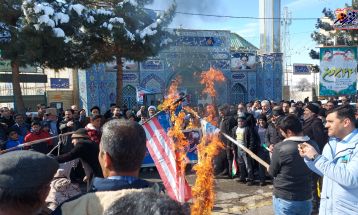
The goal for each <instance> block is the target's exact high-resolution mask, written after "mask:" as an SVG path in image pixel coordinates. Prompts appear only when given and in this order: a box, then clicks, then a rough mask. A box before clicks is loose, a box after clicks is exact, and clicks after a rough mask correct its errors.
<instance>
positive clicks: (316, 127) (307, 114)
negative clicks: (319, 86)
mask: <svg viewBox="0 0 358 215" xmlns="http://www.w3.org/2000/svg"><path fill="white" fill-rule="evenodd" d="M319 111H320V107H319V106H318V104H315V103H309V104H308V105H307V106H306V107H305V108H304V112H303V119H304V123H303V134H304V135H307V136H309V137H310V138H311V139H312V140H314V141H316V143H317V144H318V147H319V149H320V150H321V151H322V150H323V147H324V145H325V144H326V143H327V141H328V134H327V133H326V132H325V129H324V126H323V122H322V120H321V119H320V118H318V113H319Z"/></svg>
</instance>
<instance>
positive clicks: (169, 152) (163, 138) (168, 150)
mask: <svg viewBox="0 0 358 215" xmlns="http://www.w3.org/2000/svg"><path fill="white" fill-rule="evenodd" d="M153 123H154V125H155V126H156V128H161V125H160V123H159V121H158V120H154V121H153ZM152 128H153V127H152ZM157 131H158V132H159V133H160V134H159V135H157V137H158V138H159V140H160V141H161V143H162V145H163V146H164V151H165V153H166V155H167V156H168V157H169V160H170V164H171V165H172V166H173V167H174V171H175V173H176V161H175V156H174V155H175V154H174V150H173V149H172V147H170V145H169V144H173V143H172V141H171V139H170V138H169V137H168V135H167V134H166V133H165V131H164V129H158V130H157Z"/></svg>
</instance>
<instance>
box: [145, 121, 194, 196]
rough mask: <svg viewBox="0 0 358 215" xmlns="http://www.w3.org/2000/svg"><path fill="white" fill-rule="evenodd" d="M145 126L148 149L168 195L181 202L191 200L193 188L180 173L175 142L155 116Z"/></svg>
mask: <svg viewBox="0 0 358 215" xmlns="http://www.w3.org/2000/svg"><path fill="white" fill-rule="evenodd" d="M143 128H144V130H145V133H146V135H147V149H148V151H149V153H150V155H151V157H152V158H153V160H154V163H155V166H156V167H157V169H158V172H159V175H160V178H161V179H162V181H163V184H164V186H165V188H166V190H167V192H168V195H169V196H170V197H171V198H172V199H175V200H177V201H179V202H185V201H187V200H189V199H190V198H191V189H190V186H189V184H188V182H187V181H186V179H185V177H184V175H179V174H178V171H177V166H176V162H175V153H174V149H173V144H174V142H173V141H172V140H171V139H170V138H169V137H168V136H167V134H166V133H165V131H164V129H163V127H162V126H161V124H160V123H159V121H158V120H157V118H155V117H154V118H153V119H152V120H150V121H148V122H147V123H144V124H143Z"/></svg>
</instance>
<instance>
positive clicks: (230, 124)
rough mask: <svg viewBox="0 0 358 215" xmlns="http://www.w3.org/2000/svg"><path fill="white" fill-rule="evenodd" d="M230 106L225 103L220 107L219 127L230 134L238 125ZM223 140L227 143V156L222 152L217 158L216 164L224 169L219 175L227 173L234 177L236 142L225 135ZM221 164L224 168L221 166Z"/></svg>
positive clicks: (221, 137)
mask: <svg viewBox="0 0 358 215" xmlns="http://www.w3.org/2000/svg"><path fill="white" fill-rule="evenodd" d="M229 112H230V108H229V106H228V105H223V106H222V107H220V109H219V115H220V120H219V121H220V123H219V128H220V132H222V133H225V134H228V135H230V134H231V131H232V129H233V128H234V127H235V126H236V121H235V118H234V117H233V116H231V115H230V113H229ZM220 139H221V141H222V142H223V143H224V144H225V153H226V156H225V155H223V154H221V156H220V155H219V156H218V157H217V159H216V160H215V166H216V167H218V169H220V170H223V171H222V172H221V173H220V174H219V175H226V174H228V176H229V177H230V178H232V175H231V170H232V160H233V157H234V144H233V143H232V142H231V141H230V140H228V139H226V138H225V137H224V136H223V135H221V136H220ZM220 166H221V167H222V166H223V167H224V168H220Z"/></svg>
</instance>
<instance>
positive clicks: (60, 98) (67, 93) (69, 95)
mask: <svg viewBox="0 0 358 215" xmlns="http://www.w3.org/2000/svg"><path fill="white" fill-rule="evenodd" d="M47 103H48V104H49V105H50V104H51V103H62V105H63V106H62V108H63V109H64V110H66V109H68V108H71V105H73V91H72V90H61V91H52V90H51V91H47ZM57 108H59V107H57Z"/></svg>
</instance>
